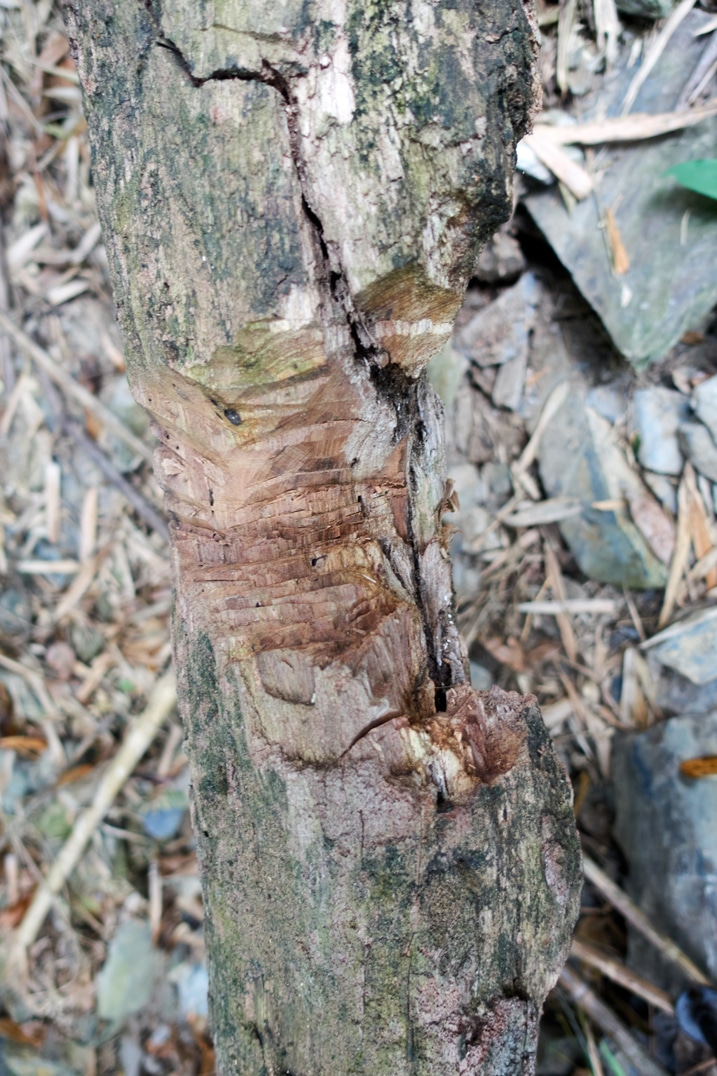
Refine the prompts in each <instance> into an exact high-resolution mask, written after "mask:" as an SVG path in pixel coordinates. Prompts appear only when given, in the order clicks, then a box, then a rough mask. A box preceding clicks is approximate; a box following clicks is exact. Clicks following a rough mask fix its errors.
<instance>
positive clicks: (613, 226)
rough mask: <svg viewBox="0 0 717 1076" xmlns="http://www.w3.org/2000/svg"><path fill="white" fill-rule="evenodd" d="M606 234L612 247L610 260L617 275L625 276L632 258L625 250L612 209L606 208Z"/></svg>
mask: <svg viewBox="0 0 717 1076" xmlns="http://www.w3.org/2000/svg"><path fill="white" fill-rule="evenodd" d="M605 236H606V238H607V242H608V246H609V248H610V261H611V263H612V271H613V273H614V274H615V276H624V274H625V273H626V272H627V271H628V269H629V268H630V258H629V257H628V253H627V251H626V250H625V244H624V243H623V241H622V235H621V234H620V229H619V228H618V226H617V221H616V220H615V214H614V213H613V211H612V209H606V210H605Z"/></svg>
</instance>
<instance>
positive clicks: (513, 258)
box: [475, 227, 525, 284]
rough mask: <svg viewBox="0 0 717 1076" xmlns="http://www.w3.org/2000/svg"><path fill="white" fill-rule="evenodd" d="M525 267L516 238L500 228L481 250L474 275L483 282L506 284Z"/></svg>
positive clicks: (504, 228)
mask: <svg viewBox="0 0 717 1076" xmlns="http://www.w3.org/2000/svg"><path fill="white" fill-rule="evenodd" d="M524 269H525V257H524V256H523V251H522V250H521V249H520V243H519V242H518V240H517V239H515V238H514V236H512V235H511V234H510V232H508V231H506V227H503V228H501V229H500V230H499V231H497V232H496V233H495V235H494V236H493V238H492V239H489V240H488V242H487V243H486V245H485V247H484V248H483V250H482V251H481V255H480V257H479V259H478V265H477V266H476V270H475V275H476V277H477V278H478V280H481V281H483V283H484V284H506V283H508V282H509V281H511V280H515V279H516V277H519V276H520V274H521V273H522V272H523V270H524Z"/></svg>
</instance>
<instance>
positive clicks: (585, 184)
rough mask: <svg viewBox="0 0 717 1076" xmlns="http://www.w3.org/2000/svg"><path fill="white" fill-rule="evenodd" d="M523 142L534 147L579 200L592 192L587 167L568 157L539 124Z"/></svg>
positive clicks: (542, 161) (591, 182) (538, 155)
mask: <svg viewBox="0 0 717 1076" xmlns="http://www.w3.org/2000/svg"><path fill="white" fill-rule="evenodd" d="M523 142H524V143H525V145H526V146H528V147H529V148H530V149H532V151H533V153H534V154H535V156H536V157H537V158H538V160H539V161H540V163H541V164H544V165H545V167H546V168H549V169H550V171H551V172H552V173H553V175H554V176H555V177H556V179H559V180H560V182H561V183H564V184H565V186H566V187H567V188H568V190H569V191H570V193H571V194H572V195H574V197H575V198H577V200H578V201H582V200H583V199H584V198H587V196H588V195H589V194H591V193H592V191H593V186H594V185H593V181H592V178H591V177H590V176H589V175H588V173H587V172H586V171H585V169H584V168H583V167H582V166H581V165H579V164H577V162H576V161H574V160H573V159H572V158H571V157H568V155H567V153H565V152H564V150H562V149H561V148H560V146H558V145H556V143H555V142H554V141H553V140H552V139H550V138H545V137H544V136H543V133H542V131H541V130H539V129H538V127H537V126H536V127H535V129H534V130H533V133H532V134H529V135H526V136H525V137H524V139H523Z"/></svg>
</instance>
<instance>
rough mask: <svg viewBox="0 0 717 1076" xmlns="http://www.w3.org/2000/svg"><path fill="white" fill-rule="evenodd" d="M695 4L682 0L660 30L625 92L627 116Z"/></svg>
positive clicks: (623, 109)
mask: <svg viewBox="0 0 717 1076" xmlns="http://www.w3.org/2000/svg"><path fill="white" fill-rule="evenodd" d="M694 6H695V0H682V3H681V4H678V5H677V7H676V8H675V10H674V11H673V12H672V13H671V14H670V16H669V18H668V19H666V20H665V25H664V26H663V27H662V29H661V30H660V33H659V34H658V36H657V37H656V38H655V40H654V41H653V43H652V45H651V47H650V50H649V52H648V53H647V56H646V57H645V59H644V60H643V61H642V64H641V65H640V70H639V71H638V72H637V74H636V75H635V77H634V79H633V80H632V82H631V83H630V85H629V87H628V90H627V93H626V94H625V100H624V101H623V103H622V110H621V111H622V115H623V116H625V115H627V113H628V112H629V111H630V109H631V108H632V106H633V105H634V104H635V101H636V100H637V95H638V93H639V92H640V90H641V89H642V86H643V84H644V82H645V80H646V79H647V77H648V75H649V74H650V72H651V71H652V69H653V68H654V66H655V64H656V63H657V61H658V60H659V58H660V56H662V53H663V52H664V51H665V46H666V45H667V43H668V41H669V40H670V38H671V37H672V35H673V34H674V32H675V30H676V29H677V27H678V26H679V25H680V23H681V22H682V20H683V19H684V18H685V16H686V15H689V13H690V11H691V10H692V8H693V7H694Z"/></svg>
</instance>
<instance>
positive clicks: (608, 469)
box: [538, 389, 667, 590]
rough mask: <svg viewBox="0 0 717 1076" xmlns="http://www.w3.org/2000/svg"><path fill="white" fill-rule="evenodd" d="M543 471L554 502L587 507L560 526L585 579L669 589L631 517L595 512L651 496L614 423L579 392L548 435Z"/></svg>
mask: <svg viewBox="0 0 717 1076" xmlns="http://www.w3.org/2000/svg"><path fill="white" fill-rule="evenodd" d="M538 466H539V470H540V477H541V480H542V482H543V486H544V488H545V491H546V493H547V495H548V496H549V497H570V498H573V499H574V500H576V501H578V502H579V503H581V504H582V506H583V507H582V511H581V513H580V515H578V516H572V517H571V518H569V519H564V520H562V521H561V522H560V523H559V524H558V525H559V527H560V532H561V534H562V536H563V538H564V539H565V541H566V542H567V544H568V546H569V547H570V550H571V552H572V554H573V556H574V557H575V559H576V561H577V562H578V565H579V566H580V570H581V571H582V572H584V574H585V575H587V576H588V577H589V578H591V579H597V580H599V581H600V582H603V583H614V584H616V585H618V586H621V585H624V586H628V587H634V588H636V589H638V590H649V589H652V588H654V587H662V586H664V585H665V582H666V580H667V570H666V567H665V565H664V564H663V563H662V562H661V561H660V560H659V559H658V558H657V557H656V556H655V554H654V553H653V551H652V550H651V549H650V547H649V546H648V544H647V542H646V541H645V539H644V538H643V536H642V534H641V532H640V531H639V530H638V528H637V527H636V526H635V524H634V522H633V521H632V520H631V518H630V516H629V514H628V512H627V511H626V510H617V509H616V510H603V509H599V508H594V507H593V504H594V503H595V502H603V501H616V500H622V499H624V498H627V499H628V500H629V499H635V500H636V501H637V500H640V499H643V498H649V496H650V495H649V494H648V492H647V490H646V489H645V488H644V487H643V486H642V483H641V482H640V480H639V478H638V477H637V475H636V474H635V473H634V471H633V470H632V469H631V468H630V466H629V464H628V462H627V460H626V459H625V457H624V456H623V454H622V452H621V451H620V449H619V448H618V446H617V444H616V443H615V440H614V437H613V433H612V427H611V425H610V423H609V422H607V421H606V420H605V419H604V418H602V416H601V415H598V414H597V412H596V411H593V410H592V408H589V407H587V406H586V405H585V397H584V394H583V393H582V392H581V391H580V390H577V389H575V390H573V391H572V392H571V393H570V394H569V395H568V397H567V399H566V401H565V403H564V404H563V406H562V407H561V409H560V411H559V412H558V413H557V414H556V416H555V418H554V419H553V421H552V422H551V423H550V425H549V426H548V428H547V429H546V431H545V433H544V434H543V438H542V440H541V443H540V448H539V451H538ZM643 503H644V501H643ZM655 508H657V504H656V502H655ZM658 511H659V509H658Z"/></svg>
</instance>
